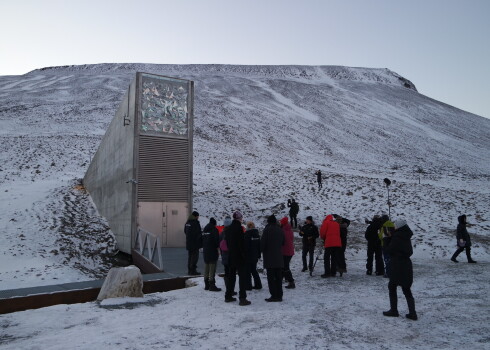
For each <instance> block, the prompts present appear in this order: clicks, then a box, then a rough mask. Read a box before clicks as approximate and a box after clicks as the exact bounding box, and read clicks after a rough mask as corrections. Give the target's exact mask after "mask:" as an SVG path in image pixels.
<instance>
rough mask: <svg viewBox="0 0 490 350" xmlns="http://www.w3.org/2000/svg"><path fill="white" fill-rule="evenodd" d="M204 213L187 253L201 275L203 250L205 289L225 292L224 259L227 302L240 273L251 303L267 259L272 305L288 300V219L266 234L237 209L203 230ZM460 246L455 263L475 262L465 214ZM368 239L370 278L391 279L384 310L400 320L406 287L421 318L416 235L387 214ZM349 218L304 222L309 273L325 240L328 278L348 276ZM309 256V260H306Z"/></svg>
mask: <svg viewBox="0 0 490 350" xmlns="http://www.w3.org/2000/svg"><path fill="white" fill-rule="evenodd" d="M288 207H290V208H291V209H290V212H289V214H290V218H291V222H293V218H294V219H296V215H297V213H298V211H299V206H298V204H297V203H296V202H295V200H294V199H293V200H291V201H290V200H288ZM198 218H199V213H197V212H193V213H192V214H191V215H190V217H189V220H188V221H187V223H186V226H185V233H186V248H187V250H188V252H189V255H188V273H189V275H200V272H198V271H197V270H196V266H197V265H196V264H197V258H198V256H199V249H200V248H201V247H202V248H203V255H204V262H205V272H204V282H205V289H206V290H210V291H221V289H220V288H218V287H216V283H215V273H216V264H217V261H218V259H219V255H221V258H222V263H223V265H224V270H225V277H224V280H225V287H226V291H225V302H233V301H236V298H235V297H234V295H236V292H235V291H234V290H235V285H236V276H237V275H238V280H239V281H238V285H239V294H238V297H239V305H250V304H251V302H250V301H249V300H247V291H250V290H252V289H262V282H261V280H260V276H259V274H258V272H257V262H258V260H259V259H260V258H261V256H262V257H263V262H264V268H265V269H266V270H267V282H268V287H269V292H270V294H271V296H270V297H269V298H267V299H265V300H266V301H268V302H280V301H282V299H283V288H282V283H283V280H284V279H285V281H286V282H287V283H288V284H287V286H286V287H285V288H295V287H296V285H295V281H294V278H293V275H292V272H291V269H290V262H291V258H292V256H293V255H294V244H293V241H294V235H293V230H292V225H291V224H290V222H289V220H288V217H284V218H282V219H280V220H279V221H278V220H277V218H276V217H275V215H271V216H269V217H268V218H267V225H266V226H265V228H264V230H263V233H262V236H260V235H259V231H258V230H257V228H256V227H255V224H254V223H253V222H251V221H250V222H247V223H246V226H245V227H244V225H243V215H242V214H241V212H240V211H235V212H234V213H233V215H232V217H229V216H227V217H226V218H225V219H224V222H223V225H222V226H217V222H216V220H215V219H214V218H211V219H210V220H209V223H208V224H207V225H206V226H205V228H204V230H202V231H201V227H200V224H199V221H198ZM458 221H459V224H458V227H457V245H458V249H457V250H456V252H455V253H454V254H453V256H452V257H451V261H453V262H458V261H457V260H456V257H457V256H458V255H459V254H460V253H461V252H462V251H463V250H466V256H467V259H468V262H469V263H476V261H474V260H473V259H472V258H471V240H470V236H469V234H468V231H467V229H466V224H467V222H466V215H461V216H460V217H458ZM366 223H367V224H368V227H367V228H366V232H365V238H366V240H367V262H366V274H367V275H372V274H373V263H374V273H375V275H377V276H384V277H386V278H389V283H388V291H389V301H390V309H389V310H388V311H385V312H383V315H385V316H388V317H397V316H399V313H398V305H397V287H398V286H400V287H401V288H402V291H403V294H404V295H405V298H406V301H407V305H408V310H409V313H408V314H406V317H407V318H408V319H411V320H417V313H416V311H415V300H414V297H413V295H412V292H411V286H412V283H413V267H412V261H411V259H410V257H411V255H412V254H413V248H412V243H411V237H412V236H413V232H412V230H411V229H410V227H409V226H408V224H407V223H406V222H405V221H404V220H402V219H398V220H395V221H391V220H390V218H389V216H388V215H386V214H383V215H375V216H374V217H373V219H372V220H366ZM349 225H350V220H348V219H346V218H342V217H341V216H339V215H336V214H332V215H327V216H326V217H325V219H324V220H323V222H322V224H321V226H320V229H318V227H317V226H316V225H315V223H314V221H313V217H312V216H307V217H306V220H305V224H304V225H303V226H301V225H300V226H298V227H299V235H300V237H302V263H303V269H302V272H305V271H308V270H309V271H310V274H311V272H312V271H313V268H314V261H313V260H314V254H315V247H316V240H317V239H318V238H321V239H322V240H323V241H324V244H323V251H324V253H323V254H324V255H323V258H324V273H323V274H322V275H321V277H323V278H327V277H333V276H335V275H336V273H337V272H338V273H339V274H340V276H342V274H343V273H345V272H347V266H346V262H345V249H346V246H347V228H348V227H349ZM307 258H308V260H307Z"/></svg>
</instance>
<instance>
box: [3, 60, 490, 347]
mask: <svg viewBox="0 0 490 350" xmlns="http://www.w3.org/2000/svg"><path fill="white" fill-rule="evenodd" d="M136 71H143V72H149V73H156V74H162V75H166V76H175V77H180V78H185V79H191V80H194V81H195V89H196V90H195V140H194V157H195V158H194V205H195V209H197V210H198V211H199V212H200V213H201V215H202V217H203V218H204V217H211V216H214V217H216V218H217V219H218V221H221V220H222V218H223V217H224V215H225V214H229V213H230V212H231V211H232V210H233V209H235V208H239V209H241V210H242V211H243V213H244V215H245V219H246V220H253V221H255V222H256V223H257V224H258V225H259V226H263V224H264V219H265V216H267V215H269V214H270V213H272V212H274V213H277V214H279V215H282V214H285V213H286V212H287V208H284V206H285V203H286V200H287V199H288V198H295V199H296V200H297V201H298V202H299V204H300V213H299V218H300V220H303V219H304V218H305V217H306V216H308V215H312V216H313V217H314V218H315V220H316V221H321V218H323V217H324V216H325V214H327V213H337V214H340V215H343V216H345V217H347V218H349V219H351V220H352V224H351V226H350V232H349V242H350V247H349V255H348V259H349V261H348V263H349V273H348V274H347V275H345V276H344V277H343V278H342V279H340V278H337V279H328V280H323V279H320V278H319V277H318V275H317V276H316V277H313V278H309V277H308V276H305V275H304V274H301V273H300V272H299V256H298V255H297V256H295V258H294V259H293V265H294V271H293V273H294V274H295V276H296V277H297V278H298V288H297V289H296V290H293V291H287V294H286V297H285V301H284V302H283V303H282V304H279V303H278V304H274V305H270V304H266V303H265V302H264V300H263V299H264V298H265V297H268V294H267V292H266V291H265V290H262V291H260V292H256V291H254V292H252V293H251V296H250V299H251V301H252V305H251V306H248V307H246V308H241V307H238V305H230V304H225V303H224V302H223V295H222V293H216V294H214V293H204V291H203V290H202V288H201V287H192V288H187V289H185V290H180V291H173V292H169V293H162V294H155V295H149V296H147V298H146V299H147V300H146V301H145V302H144V303H142V304H132V306H128V307H126V306H102V307H101V306H99V305H98V304H96V303H87V304H83V305H70V306H66V305H60V306H55V307H50V308H44V309H41V310H33V311H25V312H19V313H15V314H10V315H4V316H0V325H1V327H0V347H1V348H12V349H36V348H39V349H43V348H48V347H51V348H55V349H56V348H62V347H63V348H67V347H68V348H87V349H88V348H94V347H106V348H127V349H139V348H141V349H143V348H162V347H170V348H179V347H191V348H195V347H198V346H199V347H203V348H229V347H231V346H234V347H238V348H242V347H243V348H245V347H256V346H257V347H258V346H262V347H265V348H276V347H277V346H276V345H274V344H275V343H274V342H277V344H279V345H278V346H282V347H284V348H295V347H306V348H308V347H310V348H316V347H329V346H330V347H332V348H339V349H342V348H361V349H362V348H372V349H378V348H399V347H401V348H403V347H405V348H414V347H420V348H441V349H442V348H444V349H445V348H458V347H462V346H464V345H471V347H472V348H475V349H476V348H485V346H488V345H487V343H488V342H489V341H490V338H488V334H489V330H490V329H489V324H490V322H489V321H490V306H489V305H490V303H489V298H488V292H486V290H487V289H488V287H489V282H488V281H489V277H490V276H489V271H488V261H489V259H488V253H489V248H490V244H489V239H490V236H489V229H490V221H489V217H488V215H489V214H488V213H489V209H490V186H489V180H490V137H489V136H490V120H488V119H484V118H481V117H478V116H476V115H473V114H470V113H466V112H464V111H461V110H458V109H456V108H454V107H451V106H448V105H446V104H443V103H440V102H438V101H435V100H432V99H430V98H429V97H426V96H423V95H421V94H419V93H418V92H417V90H416V89H415V86H414V85H413V84H412V83H411V82H410V81H408V80H406V79H405V78H403V77H400V76H398V75H397V74H396V73H394V72H391V71H389V70H387V69H367V68H349V67H333V66H321V67H309V66H304V67H303V66H227V65H186V66H179V65H144V64H102V65H87V66H73V67H54V68H49V69H41V70H36V71H33V72H30V73H28V74H26V75H23V76H3V77H0V125H1V128H0V150H1V152H0V193H1V195H2V197H1V201H0V227H1V228H2V230H1V232H0V262H1V263H0V290H5V289H12V288H23V287H29V286H38V285H47V284H55V283H61V282H72V281H81V280H90V279H93V278H101V277H103V276H104V275H105V274H106V273H107V271H108V269H109V268H110V267H111V266H112V265H113V264H114V259H113V257H112V255H113V254H114V252H115V251H116V246H115V241H114V238H113V236H112V234H111V232H110V230H109V227H108V226H107V223H106V222H105V221H104V219H103V218H101V217H99V216H98V215H97V213H96V211H95V209H94V208H93V206H92V203H91V201H90V198H89V196H88V195H87V193H85V192H84V190H83V187H82V186H80V183H79V179H80V178H82V177H83V175H84V173H85V171H86V169H87V167H88V164H89V163H90V159H91V157H92V156H93V154H94V153H95V151H96V149H97V147H98V144H99V142H100V140H101V137H102V135H103V134H104V132H105V130H106V128H107V126H108V124H109V122H110V120H111V119H112V117H113V115H114V113H115V111H116V109H117V107H118V105H119V103H120V101H121V99H122V97H123V94H124V92H125V91H126V89H127V86H128V84H129V82H130V81H131V80H132V79H133V77H134V73H135V72H136ZM318 169H321V170H322V172H323V174H324V183H323V189H322V190H321V191H318V189H317V185H316V177H315V175H314V172H315V171H316V170H318ZM385 177H388V178H390V179H391V180H392V181H393V182H392V185H391V186H390V199H391V202H392V206H391V214H392V216H393V217H394V218H397V217H403V218H405V219H406V220H407V222H408V223H409V225H410V226H411V227H412V229H413V231H414V232H415V235H414V237H413V243H414V246H415V249H414V250H415V251H414V257H413V261H414V264H415V284H414V287H413V292H414V295H415V298H416V302H417V307H418V311H419V313H420V320H419V321H417V322H409V321H408V320H405V319H403V318H400V319H395V320H393V319H389V320H387V319H386V318H383V317H382V316H380V312H381V310H384V309H386V308H387V305H388V302H387V290H386V280H385V279H383V278H376V277H368V276H365V274H364V264H365V262H364V256H365V247H364V245H365V243H364V237H363V234H364V230H365V227H366V226H365V224H364V218H366V217H371V216H372V215H373V214H375V213H380V212H382V211H385V212H387V211H388V207H387V190H386V187H385V186H384V184H383V179H384V178H385ZM419 181H420V183H419ZM462 213H466V214H467V215H468V221H469V222H470V224H471V225H470V226H469V227H468V229H469V232H470V234H471V235H472V239H473V243H474V246H473V256H474V258H475V259H476V260H477V261H478V264H477V265H469V264H466V263H460V264H453V263H451V264H450V261H449V256H450V254H452V252H453V251H454V249H455V247H454V245H455V238H454V233H455V228H456V224H457V220H456V218H457V216H458V215H461V214H462ZM201 223H202V224H203V225H204V224H205V223H206V222H204V220H203V219H202V222H201ZM463 255H464V254H463ZM463 255H462V256H461V259H460V260H465V258H464V257H463ZM264 282H265V279H264ZM219 283H221V284H222V281H221V279H220V282H219ZM265 285H266V283H265ZM400 294H401V292H400ZM400 300H401V302H400V306H401V307H400V309H401V311H402V312H403V311H404V307H405V303H404V301H403V300H402V296H401V295H400ZM67 310H68V311H70V312H67ZM60 320H61V322H60ZM128 320H130V322H128ZM117 344H120V345H119V346H118V345H117ZM487 348H488V347H487Z"/></svg>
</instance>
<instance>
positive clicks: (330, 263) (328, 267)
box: [323, 247, 337, 276]
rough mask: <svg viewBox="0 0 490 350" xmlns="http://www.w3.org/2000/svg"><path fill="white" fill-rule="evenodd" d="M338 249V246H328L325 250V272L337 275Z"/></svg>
mask: <svg viewBox="0 0 490 350" xmlns="http://www.w3.org/2000/svg"><path fill="white" fill-rule="evenodd" d="M336 250H337V249H336V247H327V248H325V250H324V251H323V267H324V269H325V274H327V275H330V276H335V274H336V273H337V262H336V259H337V256H336V254H335V253H336Z"/></svg>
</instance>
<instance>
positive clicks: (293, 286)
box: [284, 281, 296, 289]
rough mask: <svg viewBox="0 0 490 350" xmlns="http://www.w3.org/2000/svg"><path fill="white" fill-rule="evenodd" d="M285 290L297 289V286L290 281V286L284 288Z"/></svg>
mask: <svg viewBox="0 0 490 350" xmlns="http://www.w3.org/2000/svg"><path fill="white" fill-rule="evenodd" d="M284 288H287V289H294V288H296V285H295V284H294V281H290V282H289V284H288V285H287V286H286V287H284Z"/></svg>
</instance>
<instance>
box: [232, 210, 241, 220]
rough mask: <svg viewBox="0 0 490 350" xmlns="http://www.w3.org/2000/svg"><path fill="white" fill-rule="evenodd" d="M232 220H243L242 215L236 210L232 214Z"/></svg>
mask: <svg viewBox="0 0 490 350" xmlns="http://www.w3.org/2000/svg"><path fill="white" fill-rule="evenodd" d="M233 219H235V220H241V219H243V215H242V213H240V211H239V210H237V211H236V212H234V213H233Z"/></svg>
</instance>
